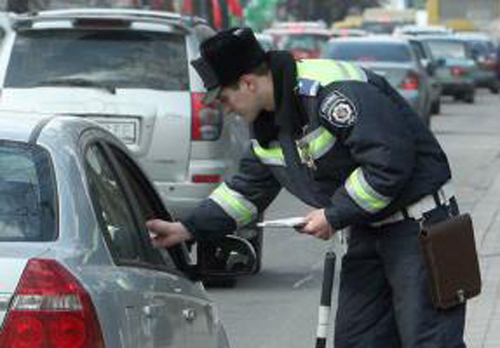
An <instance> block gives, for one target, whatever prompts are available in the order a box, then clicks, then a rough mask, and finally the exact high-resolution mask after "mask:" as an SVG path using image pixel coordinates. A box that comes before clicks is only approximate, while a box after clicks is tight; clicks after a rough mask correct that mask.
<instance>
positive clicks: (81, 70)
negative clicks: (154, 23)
mask: <svg viewBox="0 0 500 348" xmlns="http://www.w3.org/2000/svg"><path fill="white" fill-rule="evenodd" d="M187 62H188V59H187V52H186V43H185V36H184V35H180V34H175V33H166V32H151V31H140V30H95V29H94V30H91V29H48V30H24V31H19V32H18V33H17V36H16V41H15V43H14V48H13V52H12V55H11V58H10V63H9V66H8V70H7V76H6V80H5V86H7V87H20V88H23V87H36V86H44V85H45V86H51V85H64V86H82V87H96V88H99V87H106V88H113V89H114V88H149V89H157V90H164V91H179V90H187V89H188V88H189V84H188V83H189V78H188V65H187Z"/></svg>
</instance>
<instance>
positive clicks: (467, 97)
mask: <svg viewBox="0 0 500 348" xmlns="http://www.w3.org/2000/svg"><path fill="white" fill-rule="evenodd" d="M462 100H463V101H464V102H466V103H467V104H474V102H475V101H476V91H475V90H474V89H472V90H470V91H467V92H463V94H462Z"/></svg>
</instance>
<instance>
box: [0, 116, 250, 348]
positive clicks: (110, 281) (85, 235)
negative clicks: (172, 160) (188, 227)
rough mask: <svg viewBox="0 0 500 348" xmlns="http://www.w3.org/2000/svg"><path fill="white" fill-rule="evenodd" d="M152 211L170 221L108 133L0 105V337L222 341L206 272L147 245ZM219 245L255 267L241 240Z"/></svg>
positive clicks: (91, 346) (44, 343) (180, 255)
mask: <svg viewBox="0 0 500 348" xmlns="http://www.w3.org/2000/svg"><path fill="white" fill-rule="evenodd" d="M20 119H22V122H20V121H19V120H20ZM152 217H162V218H164V219H170V216H169V213H168V212H167V210H166V209H165V207H164V205H163V203H162V200H161V198H160V197H159V195H158V194H157V192H156V191H155V188H154V186H153V185H152V183H151V182H150V181H149V180H148V178H147V177H146V176H145V174H144V172H143V171H142V170H141V168H140V167H139V166H138V164H137V163H136V162H135V161H134V159H133V158H132V157H131V155H130V152H129V151H128V150H127V148H126V147H125V146H124V145H123V144H122V143H121V142H120V141H119V140H118V139H117V138H116V137H114V136H113V135H112V134H111V133H109V132H107V131H105V130H104V129H102V128H101V127H99V126H98V125H97V124H96V123H94V122H89V121H86V120H83V119H81V118H78V117H68V116H59V117H54V116H51V115H38V114H33V113H24V114H16V113H13V112H0V279H1V281H0V347H2V348H15V347H32V348H35V347H45V348H57V347H74V348H76V347H79V348H138V347H141V348H160V347H162V348H168V347H170V348H228V342H227V339H226V335H225V333H224V329H223V327H222V325H221V322H220V320H219V317H218V314H217V309H216V307H215V304H214V303H213V302H212V301H211V300H210V299H209V298H208V297H207V294H206V292H205V291H204V289H203V286H202V285H201V283H199V282H194V281H193V280H192V279H199V278H200V276H202V274H201V272H202V270H201V269H200V268H199V267H198V266H197V265H195V264H192V262H191V261H190V259H189V258H188V256H187V253H186V252H185V250H186V248H185V246H183V245H180V246H178V247H175V248H172V249H169V250H164V249H161V250H160V249H154V248H153V247H152V245H151V241H150V237H149V233H148V231H147V230H146V227H145V221H146V220H147V219H150V218H152ZM218 245H219V247H220V251H221V252H222V253H225V254H226V255H228V256H230V257H228V258H227V259H226V261H227V262H228V263H234V259H235V258H237V259H239V260H240V261H241V260H243V259H245V264H243V263H242V262H240V264H239V265H238V269H239V271H238V272H240V273H242V272H245V270H244V269H245V267H246V272H251V271H252V270H251V268H252V267H253V264H254V263H255V254H253V253H252V251H253V249H252V248H251V246H250V247H249V244H248V242H247V241H246V240H243V239H238V238H237V237H234V236H230V237H227V238H226V239H225V240H221V241H220V243H219V244H218ZM230 254H231V255H230ZM212 271H215V273H216V274H218V273H219V271H218V270H211V271H209V270H206V269H205V270H203V272H212Z"/></svg>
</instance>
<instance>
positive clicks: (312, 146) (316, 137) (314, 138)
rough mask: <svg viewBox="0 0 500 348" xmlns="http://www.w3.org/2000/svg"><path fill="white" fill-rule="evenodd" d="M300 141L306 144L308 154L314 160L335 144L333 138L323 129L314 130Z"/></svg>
mask: <svg viewBox="0 0 500 348" xmlns="http://www.w3.org/2000/svg"><path fill="white" fill-rule="evenodd" d="M301 140H302V141H305V142H307V144H308V150H309V153H310V155H311V156H312V158H313V159H315V160H316V159H318V158H320V157H321V156H323V155H324V154H325V153H327V152H328V151H329V150H330V149H331V148H332V147H333V145H335V142H336V138H335V136H333V134H332V133H330V132H329V131H328V130H327V129H326V128H323V127H318V128H316V129H315V130H314V131H312V132H311V133H309V134H307V135H306V136H305V137H304V138H302V139H301ZM299 153H300V154H301V157H302V153H301V152H300V151H299Z"/></svg>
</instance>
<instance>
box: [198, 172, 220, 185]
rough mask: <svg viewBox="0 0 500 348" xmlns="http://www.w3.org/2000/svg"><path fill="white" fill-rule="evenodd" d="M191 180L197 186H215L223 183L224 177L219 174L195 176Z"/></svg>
mask: <svg viewBox="0 0 500 348" xmlns="http://www.w3.org/2000/svg"><path fill="white" fill-rule="evenodd" d="M191 179H192V181H193V182H194V183H196V184H214V183H218V182H221V181H222V176H221V175H219V174H195V175H193V176H192V178H191Z"/></svg>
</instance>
